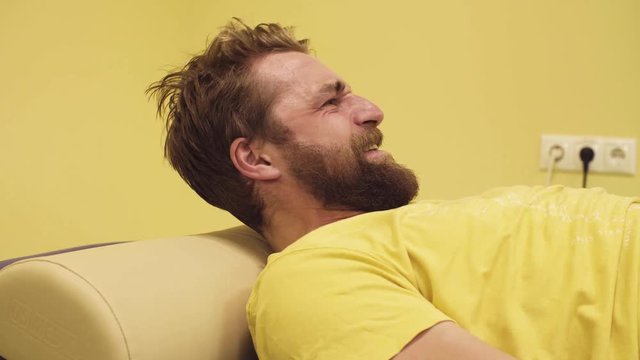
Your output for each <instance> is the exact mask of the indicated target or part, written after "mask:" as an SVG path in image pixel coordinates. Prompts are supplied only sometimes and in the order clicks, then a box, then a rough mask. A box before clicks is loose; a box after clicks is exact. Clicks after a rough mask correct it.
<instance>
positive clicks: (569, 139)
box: [540, 135, 636, 175]
mask: <svg viewBox="0 0 640 360" xmlns="http://www.w3.org/2000/svg"><path fill="white" fill-rule="evenodd" d="M585 146H588V147H590V148H591V149H593V151H594V153H595V156H594V158H593V161H592V162H591V163H590V164H589V172H598V173H611V174H628V175H635V173H636V139H634V138H614V137H603V136H580V135H542V137H541V142H540V168H541V169H548V167H549V165H550V161H551V157H552V156H553V157H554V158H558V157H560V155H562V157H560V159H558V160H557V161H556V162H555V164H554V165H553V167H554V169H555V170H564V171H579V172H581V171H582V161H581V160H580V150H581V149H582V148H584V147H585Z"/></svg>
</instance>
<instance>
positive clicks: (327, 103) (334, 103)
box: [322, 98, 338, 107]
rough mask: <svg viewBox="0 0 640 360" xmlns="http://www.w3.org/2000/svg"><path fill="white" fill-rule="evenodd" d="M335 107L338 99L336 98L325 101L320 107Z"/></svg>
mask: <svg viewBox="0 0 640 360" xmlns="http://www.w3.org/2000/svg"><path fill="white" fill-rule="evenodd" d="M335 105H338V99H337V98H332V99H329V100H327V101H325V102H324V104H322V107H325V106H335Z"/></svg>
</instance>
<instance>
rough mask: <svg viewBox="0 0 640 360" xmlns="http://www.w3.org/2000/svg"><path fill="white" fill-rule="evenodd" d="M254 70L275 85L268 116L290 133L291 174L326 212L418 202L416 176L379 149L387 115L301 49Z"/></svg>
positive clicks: (286, 148)
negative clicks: (330, 209)
mask: <svg viewBox="0 0 640 360" xmlns="http://www.w3.org/2000/svg"><path fill="white" fill-rule="evenodd" d="M254 71H255V73H256V74H258V77H259V78H260V79H261V80H262V81H267V82H268V83H269V84H271V85H273V86H275V89H276V91H275V93H276V94H277V95H276V98H275V101H274V102H273V105H272V109H271V115H272V118H273V119H274V121H277V122H278V123H279V124H278V125H281V126H283V127H284V128H286V129H287V131H286V132H287V133H288V140H287V141H286V142H285V143H284V144H280V145H279V148H280V149H281V151H282V157H283V158H284V159H285V160H286V161H287V162H288V169H289V172H290V173H291V175H292V176H294V177H295V178H296V179H297V180H298V181H299V182H300V183H301V184H302V185H303V186H305V187H306V188H307V189H308V191H309V192H310V193H311V194H312V195H314V197H316V198H317V199H318V200H320V201H322V202H323V204H324V205H325V206H326V207H328V208H336V209H350V210H361V211H374V210H383V209H389V208H394V207H398V206H401V205H405V204H407V203H408V202H409V201H410V200H411V199H413V197H415V195H416V194H417V191H418V182H417V179H416V177H415V175H414V174H413V172H412V171H411V170H409V169H406V168H404V167H402V166H400V165H398V164H397V163H396V162H395V161H394V160H393V158H392V157H391V155H389V154H388V153H386V152H384V151H382V150H380V149H378V147H379V146H380V145H381V143H382V133H381V132H380V130H379V129H378V128H377V126H378V125H379V124H380V123H381V122H382V119H383V116H384V115H383V113H382V111H381V110H380V109H379V108H378V107H377V106H376V105H375V104H373V103H372V102H370V101H368V100H366V99H364V98H362V97H360V96H357V95H355V94H354V93H353V92H352V91H351V89H350V87H349V86H348V85H347V84H346V83H345V82H344V81H343V80H342V79H341V78H340V77H339V76H338V75H336V74H335V73H334V72H333V71H331V70H330V69H328V68H327V67H326V66H324V65H323V64H322V63H320V62H319V61H317V60H316V59H315V58H313V57H311V56H309V55H306V54H302V53H297V52H287V53H276V54H271V55H268V56H266V57H264V58H262V59H260V60H259V61H258V62H257V63H256V64H255V65H254Z"/></svg>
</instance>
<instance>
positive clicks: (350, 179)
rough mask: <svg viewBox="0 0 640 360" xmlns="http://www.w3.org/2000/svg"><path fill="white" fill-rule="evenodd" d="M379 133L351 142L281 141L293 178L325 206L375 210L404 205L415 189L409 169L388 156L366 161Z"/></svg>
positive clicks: (375, 130)
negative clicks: (327, 144)
mask: <svg viewBox="0 0 640 360" xmlns="http://www.w3.org/2000/svg"><path fill="white" fill-rule="evenodd" d="M381 143H382V132H380V130H379V129H377V128H373V129H368V130H366V132H365V133H363V134H360V135H357V136H354V137H353V139H352V141H351V144H350V146H339V145H332V146H321V145H308V144H301V143H296V142H291V141H290V142H287V143H286V144H283V148H284V157H285V159H286V160H287V161H288V162H289V166H290V169H291V172H292V174H293V176H294V177H295V178H296V179H297V180H298V181H299V182H300V183H301V184H302V185H303V186H304V187H305V188H306V189H307V190H308V191H309V192H310V193H311V194H312V195H313V196H314V197H315V198H316V199H317V200H319V201H321V202H322V203H323V205H324V206H325V207H326V208H327V209H333V210H357V211H365V212H368V211H378V210H388V209H393V208H397V207H399V206H403V205H406V204H408V203H409V202H410V201H411V200H412V199H413V198H414V197H415V196H416V194H417V193H418V188H419V186H418V180H417V178H416V176H415V174H414V173H413V171H411V170H410V169H408V168H406V167H404V166H402V165H400V164H398V163H396V162H395V161H394V160H393V158H392V157H391V155H389V154H375V155H383V158H382V159H379V158H378V159H375V160H368V159H367V156H366V153H367V150H369V149H370V148H371V147H372V145H376V146H380V144H381Z"/></svg>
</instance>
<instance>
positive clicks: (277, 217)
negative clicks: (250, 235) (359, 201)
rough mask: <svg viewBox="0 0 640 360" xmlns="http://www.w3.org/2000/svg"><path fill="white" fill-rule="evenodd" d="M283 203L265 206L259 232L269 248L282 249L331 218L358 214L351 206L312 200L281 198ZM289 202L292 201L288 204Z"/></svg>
mask: <svg viewBox="0 0 640 360" xmlns="http://www.w3.org/2000/svg"><path fill="white" fill-rule="evenodd" d="M279 203H280V204H285V206H280V207H273V208H271V209H266V210H265V212H264V214H263V218H264V219H265V225H264V228H263V229H262V235H263V236H264V237H265V238H266V240H267V242H268V243H269V245H271V248H272V249H273V250H275V251H282V250H284V249H285V248H286V247H287V246H289V245H291V244H293V243H294V242H295V241H296V240H298V239H300V238H301V237H302V236H304V235H306V234H307V233H309V232H311V231H313V230H315V229H317V228H319V227H321V226H323V225H327V224H330V223H333V222H335V221H339V220H342V219H346V218H350V217H352V216H355V215H358V214H361V213H362V211H355V210H328V209H325V208H323V207H322V206H321V204H319V203H318V202H317V201H316V200H315V199H313V201H302V202H301V201H299V199H298V201H297V202H296V201H282V202H279ZM292 204H293V205H292Z"/></svg>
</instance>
